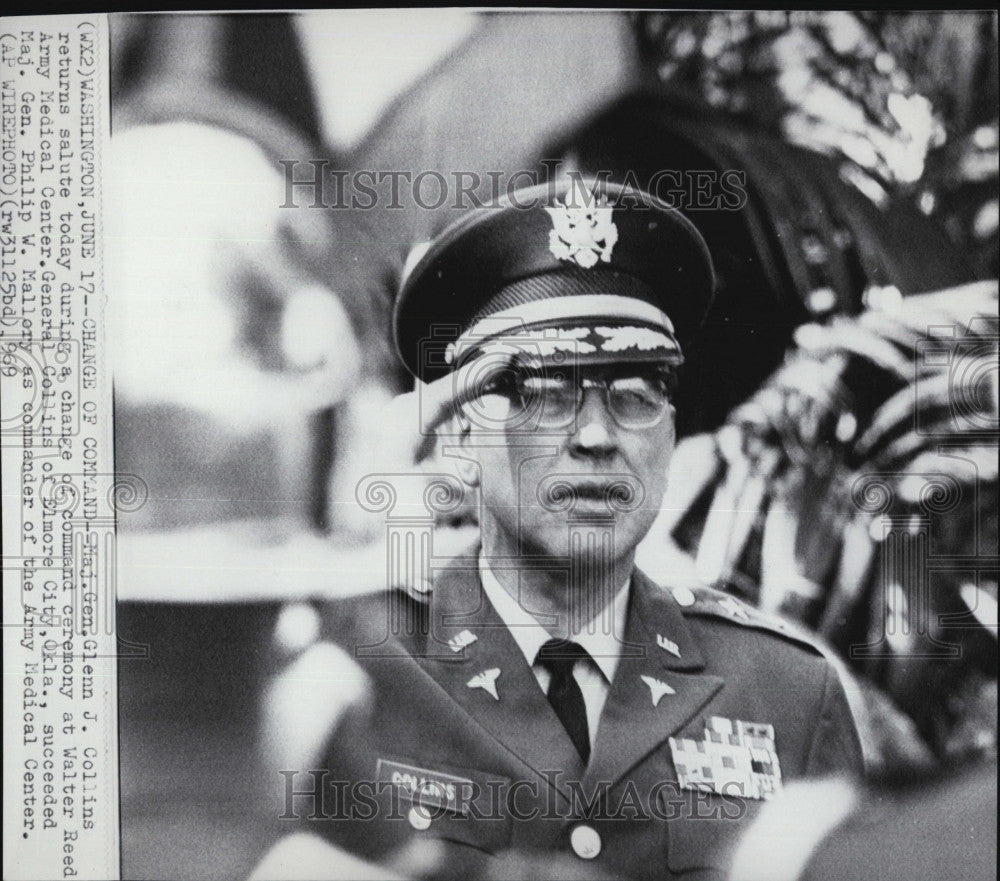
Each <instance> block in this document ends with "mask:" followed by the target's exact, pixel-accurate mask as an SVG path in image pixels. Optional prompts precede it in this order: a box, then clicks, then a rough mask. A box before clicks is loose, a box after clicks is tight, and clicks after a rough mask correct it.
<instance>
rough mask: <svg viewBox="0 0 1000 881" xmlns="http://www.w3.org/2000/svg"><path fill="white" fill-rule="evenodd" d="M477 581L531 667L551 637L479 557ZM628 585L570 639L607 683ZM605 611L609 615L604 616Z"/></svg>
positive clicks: (611, 676)
mask: <svg viewBox="0 0 1000 881" xmlns="http://www.w3.org/2000/svg"><path fill="white" fill-rule="evenodd" d="M479 578H480V580H481V581H482V584H483V591H484V592H485V593H486V597H487V599H488V600H489V601H490V602H491V603H492V604H493V608H494V609H496V612H497V614H498V615H499V616H500V618H501V620H502V621H503V623H504V624H506V625H507V629H508V630H509V631H510V635H511V636H513V637H514V641H515V642H516V643H517V646H518V648H519V649H520V650H521V653H522V654H523V655H524V658H525V660H526V661H527V662H528V666H529V667H530V666H532V665H533V664H534V663H535V658H536V657H537V656H538V650H539V649H540V648H541V647H542V646H543V645H544V644H545V643H546V642H547V641H548V640H549V639H551V634H550V633H549V632H548V631H547V630H546V629H545V628H544V627H543V626H542V625H541V624H539V623H538V619H537V618H535V616H534V615H532V614H531V612H529V611H527V609H525V608H524V607H523V606H522V605H521V604H520V603H519V602H518V601H517V600H515V599H514V597H512V596H511V595H510V594H509V593H508V592H507V591H506V589H505V588H504V586H503V585H502V584H501V583H500V582H499V580H498V579H497V577H496V575H494V574H493V571H492V570H491V569H490V568H489V566H488V565H487V564H486V561H485V559H484V557H483V555H482V554H480V556H479ZM630 582H631V577H630V578H626V579H625V583H624V584H622V586H621V587H620V588H619V589H618V592H617V593H616V594H615V596H614V598H613V599H612V600H611V602H610V603H608V605H607V606H605V608H604V609H602V610H601V611H600V612H598V613H597V615H595V616H594V618H593V619H592V620H591V622H590V623H589V624H588V625H587V626H585V627H584V628H582V629H581V631H580V632H578V633H576V634H575V635H574V636H573V639H574V640H575V641H576V642H577V643H579V644H580V645H581V646H582V647H583V648H584V649H586V650H587V653H588V654H589V655H590V657H591V658H592V659H593V661H594V663H595V664H597V666H598V668H599V669H600V671H601V672H602V673H603V674H604V677H605V679H607V681H608V682H609V683H610V682H612V681H613V680H614V676H615V670H616V669H617V668H618V660H619V658H620V657H621V646H622V641H623V640H624V638H625V616H626V615H627V613H628V596H629V591H628V588H629V584H630ZM608 611H610V615H608V614H607V612H608ZM602 616H603V620H602ZM609 618H610V621H608V619H609ZM606 621H607V623H609V624H610V625H611V626H610V627H608V626H607V624H606V623H605V622H606Z"/></svg>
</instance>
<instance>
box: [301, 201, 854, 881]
mask: <svg viewBox="0 0 1000 881" xmlns="http://www.w3.org/2000/svg"><path fill="white" fill-rule="evenodd" d="M577 183H579V182H577ZM712 292H713V270H712V264H711V260H710V257H709V254H708V251H707V248H706V246H705V244H704V241H703V239H702V238H701V236H700V235H699V234H698V232H697V231H696V230H695V229H694V227H693V226H692V225H691V224H690V222H689V221H688V220H687V219H686V218H685V217H684V216H682V215H681V214H680V213H679V212H678V211H676V210H675V209H671V208H669V207H668V206H666V205H664V204H663V203H662V202H659V201H658V200H656V199H654V198H652V197H649V196H648V195H646V194H644V193H641V192H636V191H629V192H626V191H623V190H622V189H621V188H618V187H614V186H606V187H603V188H600V189H598V188H597V187H596V185H594V184H590V183H588V184H586V185H582V184H581V185H579V186H577V185H573V182H572V181H567V182H564V183H562V184H560V185H557V186H555V187H553V188H551V189H550V188H549V187H540V188H537V189H535V190H528V191H522V192H520V193H517V194H514V195H512V197H511V200H510V204H507V205H505V206H502V207H501V208H494V209H481V210H479V211H476V212H474V213H471V214H469V215H468V216H466V217H465V218H463V219H461V220H459V221H458V222H457V223H456V224H454V225H453V226H451V227H450V228H449V229H447V230H446V231H445V232H444V233H443V234H442V235H441V236H440V237H439V238H438V239H437V240H436V241H435V242H434V243H432V245H431V247H430V248H429V250H428V251H427V252H426V254H425V255H424V256H423V258H422V259H421V260H420V261H419V263H417V265H416V266H415V267H414V269H413V270H412V272H411V273H410V274H409V276H408V277H407V279H406V280H405V282H404V285H403V289H402V292H401V294H400V297H399V300H398V302H397V308H396V314H395V330H396V340H397V345H398V347H399V352H400V356H401V358H402V360H403V362H404V364H405V365H406V366H407V368H408V369H409V370H410V371H411V372H412V373H413V374H414V375H415V376H416V377H417V379H418V380H419V382H420V385H419V391H418V392H416V393H414V395H413V398H416V399H417V400H418V402H419V406H420V413H419V423H417V422H414V424H413V425H412V426H411V428H410V431H411V433H412V434H413V435H414V436H415V437H419V432H420V431H421V430H424V431H426V430H429V429H431V428H434V427H435V426H437V427H438V429H439V442H440V443H441V446H442V450H443V451H444V452H445V454H446V455H450V456H451V457H453V458H455V459H456V461H457V466H458V473H459V475H460V477H461V481H462V482H463V483H464V484H465V486H466V487H474V488H476V489H477V491H478V497H479V499H480V510H479V515H478V522H479V528H480V537H479V541H478V542H477V543H476V545H475V546H474V547H472V548H470V549H468V550H466V551H465V552H464V553H463V554H461V555H459V556H457V557H456V558H454V559H452V560H450V561H442V560H439V559H436V558H431V557H429V556H428V553H429V552H428V549H427V548H426V547H425V546H424V544H423V543H422V542H421V541H417V540H415V538H416V537H415V536H414V535H409V536H408V535H407V533H406V532H405V528H404V527H405V522H404V521H405V517H399V518H398V520H399V522H403V526H398V525H397V526H394V524H393V523H392V521H391V519H390V522H389V526H390V527H391V529H390V531H392V529H395V539H393V538H392V536H391V537H390V553H389V557H388V560H387V564H388V565H389V567H390V569H395V568H410V567H412V568H413V569H415V570H417V571H420V570H422V569H424V568H427V569H429V570H431V571H432V575H433V577H432V579H431V580H432V586H431V589H430V591H429V592H428V593H427V594H425V595H423V596H421V597H419V598H418V597H415V596H414V595H412V594H411V593H408V592H404V591H402V590H392V591H388V592H386V593H384V594H381V595H376V596H373V597H364V598H356V599H351V600H344V601H340V602H334V603H330V604H329V606H328V608H327V626H326V632H325V637H326V638H327V639H329V640H331V641H334V642H337V643H339V644H340V645H342V646H344V648H345V649H346V650H347V653H348V654H349V655H350V656H351V657H352V658H353V659H354V660H355V661H356V662H357V664H358V665H359V666H360V667H361V668H362V670H363V671H364V673H365V675H366V676H367V678H368V681H369V683H370V687H371V716H370V721H369V722H368V724H367V725H365V726H363V727H362V726H359V727H358V728H357V729H356V730H355V729H352V728H348V729H345V728H344V726H343V725H340V726H338V727H337V728H336V730H334V731H332V732H330V733H329V734H328V735H327V736H326V741H327V743H326V747H325V749H324V752H325V754H326V758H325V759H324V760H322V761H321V762H319V763H318V764H313V763H312V761H311V760H309V759H308V758H307V752H303V753H302V754H301V757H300V759H299V762H300V764H299V768H300V771H299V773H297V774H296V775H294V777H293V778H291V782H290V783H289V788H288V789H286V814H285V815H283V816H285V817H286V818H287V819H291V818H292V817H297V818H299V820H300V826H299V828H301V826H302V825H304V826H305V828H306V829H307V830H308V831H309V832H311V833H318V834H321V835H324V836H326V837H328V838H329V839H331V840H332V841H333V842H335V843H336V844H337V846H340V847H345V848H347V849H348V850H350V851H351V852H352V853H355V854H358V855H360V856H362V857H363V858H365V859H369V860H374V861H378V862H384V863H386V862H388V861H391V860H392V859H393V855H394V854H398V853H400V852H403V851H401V848H405V847H406V846H407V844H408V842H410V841H412V840H416V841H418V842H419V841H421V840H424V839H432V840H435V841H440V842H442V843H443V844H444V846H445V847H446V850H445V853H446V856H445V857H444V859H443V860H442V862H441V863H440V864H439V865H437V866H435V867H433V868H432V869H429V870H428V869H427V868H426V867H425V868H423V869H422V870H421V869H415V870H414V873H419V874H422V875H424V876H430V877H462V878H469V877H478V878H526V877H567V878H586V877H604V878H607V877H625V878H650V879H661V878H672V877H676V876H680V875H683V876H684V877H685V878H699V879H706V878H722V877H724V875H725V873H726V871H727V868H728V851H729V850H731V848H732V846H733V844H734V843H735V841H736V840H737V839H738V837H739V836H740V834H741V833H742V831H743V830H744V829H745V828H746V827H747V826H748V825H749V823H750V822H751V820H752V819H753V817H754V816H755V815H756V814H757V812H758V811H759V809H760V807H761V806H762V805H763V804H764V803H765V801H766V800H767V799H768V798H769V797H770V796H771V795H773V794H774V793H776V792H778V791H780V790H781V788H782V786H783V785H785V783H787V782H790V781H793V780H796V779H800V778H804V777H809V776H814V775H822V774H829V773H846V774H851V773H859V772H860V771H861V752H860V745H859V743H858V739H857V735H856V732H855V728H854V723H853V720H852V718H851V713H850V710H849V709H848V705H847V701H846V699H845V694H844V688H843V686H842V684H841V682H840V679H839V677H838V675H837V672H836V671H835V670H834V669H833V667H832V666H831V665H830V663H829V662H828V661H827V660H826V658H825V657H824V656H823V655H822V654H821V652H820V651H818V650H817V649H816V647H815V646H814V645H813V644H812V643H810V642H809V641H808V640H806V639H803V638H802V637H800V636H799V635H796V634H795V633H793V632H791V631H790V630H787V629H786V628H784V626H783V625H782V624H781V622H778V621H776V620H774V619H772V618H770V617H767V616H764V615H761V614H760V613H758V612H757V611H756V610H754V609H752V608H751V607H749V606H747V605H745V604H743V603H742V602H739V601H737V600H735V599H734V598H733V597H731V596H727V595H725V594H723V593H720V592H718V591H715V590H711V589H697V590H691V589H689V588H687V587H685V586H683V585H682V586H668V587H660V586H658V585H657V584H655V583H654V582H652V581H651V580H650V579H649V578H647V577H646V576H645V575H644V574H643V573H642V572H641V571H640V570H639V569H637V568H636V567H635V562H634V555H635V548H636V546H637V544H638V543H639V541H640V540H641V539H642V538H643V537H644V536H645V535H646V533H647V532H648V530H649V528H650V526H651V525H652V524H653V521H654V520H655V518H656V516H657V514H658V512H659V510H660V505H661V500H662V498H663V494H664V490H665V475H666V473H667V465H668V463H669V460H670V456H671V454H672V451H673V445H674V415H675V414H674V408H673V405H672V397H671V396H672V390H673V387H674V373H675V370H676V368H677V367H678V366H679V364H680V363H681V361H682V360H683V348H684V346H685V345H686V344H687V343H688V341H689V340H690V339H691V338H692V337H693V336H694V334H695V332H696V331H697V328H698V326H699V324H700V323H701V321H702V319H703V317H704V314H705V312H706V310H707V308H708V305H709V303H710V301H711V296H712ZM449 331H450V332H449ZM393 478H399V475H393V474H386V475H384V476H382V477H381V478H380V479H377V480H373V481H371V482H370V483H369V484H368V485H365V486H362V487H359V500H363V501H364V502H365V503H367V504H370V505H372V506H373V507H374V506H375V505H376V504H382V505H383V506H384V508H385V509H386V511H387V512H388V514H387V519H388V518H389V517H390V515H395V514H396V513H397V512H396V511H395V507H394V506H395V505H396V502H397V495H396V490H395V487H394V485H393ZM462 490H463V487H462V486H461V485H459V484H458V480H457V479H456V478H455V477H453V476H450V475H441V477H440V479H439V481H438V486H437V487H436V488H435V492H436V495H432V496H430V497H425V503H426V504H427V505H428V506H429V507H431V506H435V505H436V506H438V507H441V508H447V507H448V506H449V505H450V504H453V503H455V502H456V501H457V500H458V499H459V498H460V497H461V495H462ZM346 685H347V683H346V682H345V687H346ZM322 700H323V698H322V697H321V696H318V697H317V701H322ZM317 727H319V728H321V727H322V726H317ZM393 866H394V869H395V870H398V869H399V867H398V864H395V863H393ZM403 871H404V872H405V871H406V868H405V867H403Z"/></svg>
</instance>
